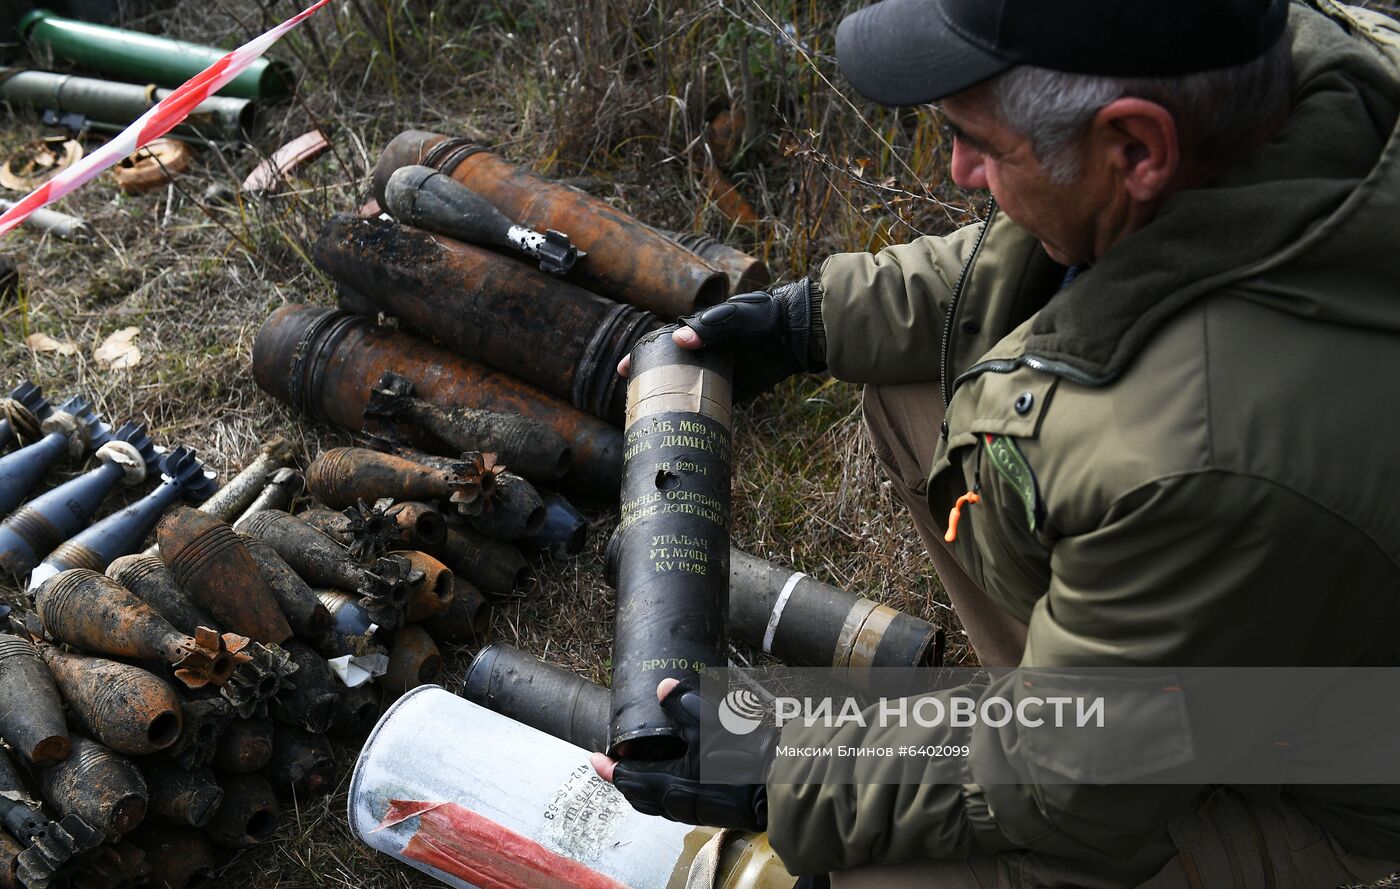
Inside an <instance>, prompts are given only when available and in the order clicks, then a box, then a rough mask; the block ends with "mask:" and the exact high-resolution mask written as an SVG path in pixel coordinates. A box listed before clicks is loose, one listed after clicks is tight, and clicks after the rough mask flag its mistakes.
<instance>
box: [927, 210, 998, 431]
mask: <svg viewBox="0 0 1400 889" xmlns="http://www.w3.org/2000/svg"><path fill="white" fill-rule="evenodd" d="M996 211H997V202H996V198H987V209H986V211H985V212H984V213H983V216H984V217H985V218H986V222H983V223H982V230H981V231H980V232H978V233H977V240H976V241H974V242H973V244H972V252H971V253H969V254H968V255H967V261H966V262H964V263H963V267H962V272H960V273H959V274H958V283H957V284H956V285H954V287H953V296H952V297H951V298H950V299H949V300H948V315H947V317H945V318H944V319H943V349H942V352H941V353H940V354H941V357H942V364H943V368H942V370H943V372H942V373H941V374H940V375H939V383H940V385H941V387H942V389H943V410H944V411H947V410H948V404H949V402H951V401H952V400H953V386H952V384H950V383H949V381H948V373H949V371H951V370H952V367H951V365H952V358H951V357H950V356H949V354H948V352H949V348H948V347H949V346H950V345H952V341H953V319H954V318H956V317H957V314H958V301H959V300H961V299H962V292H963V285H965V284H966V283H967V278H968V274H969V273H970V272H971V271H972V263H973V261H974V260H976V259H977V254H978V252H979V251H981V249H982V241H983V239H984V238H986V237H987V229H989V228H991V227H992V215H993V214H995V213H996Z"/></svg>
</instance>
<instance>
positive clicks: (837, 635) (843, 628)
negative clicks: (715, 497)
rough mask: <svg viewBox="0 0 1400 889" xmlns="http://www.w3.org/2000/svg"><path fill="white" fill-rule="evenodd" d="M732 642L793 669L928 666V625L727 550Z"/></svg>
mask: <svg viewBox="0 0 1400 889" xmlns="http://www.w3.org/2000/svg"><path fill="white" fill-rule="evenodd" d="M729 552H730V562H729V627H730V631H731V632H732V633H733V635H734V638H736V639H738V640H740V641H742V642H743V643H745V644H746V645H750V646H752V647H754V648H757V649H760V650H762V651H763V653H764V654H771V655H773V656H774V657H777V658H780V659H781V660H782V661H784V662H785V663H788V664H791V665H793V666H796V667H931V666H936V664H935V663H934V661H935V660H936V658H937V651H938V645H937V641H938V628H937V627H935V626H934V625H933V624H931V623H929V622H927V621H923V620H919V619H918V618H916V617H911V616H910V615H908V614H904V613H903V612H900V611H896V610H895V609H893V608H890V607H889V606H887V605H880V604H878V603H875V602H872V601H870V600H869V599H864V598H861V597H860V596H857V595H854V594H853V593H848V592H846V591H845V590H842V589H838V588H837V587H834V586H831V585H830V584H826V583H822V582H820V581H818V580H814V579H813V578H811V577H808V576H807V575H805V574H803V573H801V572H799V571H793V570H791V569H789V568H783V567H782V566H779V565H775V564H773V563H772V562H769V561H768V560H766V559H760V558H759V557H757V556H753V555H750V554H749V553H746V552H744V551H743V550H740V549H738V548H737V547H734V548H731V549H730V551H729Z"/></svg>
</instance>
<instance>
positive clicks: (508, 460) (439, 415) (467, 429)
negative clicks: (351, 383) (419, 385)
mask: <svg viewBox="0 0 1400 889" xmlns="http://www.w3.org/2000/svg"><path fill="white" fill-rule="evenodd" d="M365 418H366V419H367V420H370V419H372V420H376V421H378V422H381V423H385V424H391V425H392V426H393V427H394V428H397V427H398V425H399V424H404V425H408V426H413V427H416V428H417V429H419V430H421V431H423V432H426V433H428V434H429V435H430V436H432V437H433V438H436V439H437V440H438V441H440V442H442V443H443V445H444V446H445V447H446V448H449V449H451V450H452V451H454V452H456V453H461V452H462V451H490V452H492V453H494V454H496V456H497V457H498V458H499V459H500V461H501V462H502V463H504V464H505V465H506V466H507V468H509V469H511V470H512V471H514V472H517V473H519V474H520V475H522V476H524V477H525V478H528V479H529V480H531V481H534V482H551V481H554V480H556V479H558V478H562V477H563V475H564V474H565V473H566V472H568V471H569V466H570V465H571V463H572V462H573V452H572V451H571V450H570V449H569V443H568V442H566V441H564V437H563V436H562V435H560V434H559V433H557V432H555V431H554V430H553V429H551V428H550V427H549V426H548V425H546V424H545V423H543V422H541V421H540V420H536V419H534V418H533V417H524V416H521V415H520V414H498V413H495V412H492V411H482V410H476V409H474V408H464V407H459V408H453V409H451V410H446V409H443V408H440V407H438V406H437V405H435V404H431V403H429V402H427V401H424V400H423V399H421V398H417V397H415V395H414V389H413V383H412V382H410V381H409V380H408V379H406V378H404V377H401V376H399V375H398V374H394V373H387V374H385V375H384V376H383V378H381V379H380V380H379V382H378V383H376V384H375V387H374V390H373V391H372V392H371V393H370V398H369V404H368V405H367V406H366V407H365Z"/></svg>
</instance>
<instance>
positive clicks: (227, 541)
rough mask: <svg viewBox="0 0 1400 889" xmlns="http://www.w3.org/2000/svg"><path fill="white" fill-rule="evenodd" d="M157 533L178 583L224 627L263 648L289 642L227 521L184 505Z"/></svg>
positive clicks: (264, 584) (253, 564)
mask: <svg viewBox="0 0 1400 889" xmlns="http://www.w3.org/2000/svg"><path fill="white" fill-rule="evenodd" d="M156 533H157V535H158V536H159V539H160V551H161V553H162V555H163V558H164V559H165V563H166V564H167V565H169V566H170V573H171V575H172V576H174V578H175V582H176V583H177V584H179V586H180V589H182V590H184V591H185V592H186V593H188V594H189V596H190V598H191V599H193V600H194V602H195V604H196V605H198V606H200V607H201V608H203V609H204V610H205V611H207V612H209V613H210V614H211V615H213V617H214V619H215V620H217V621H219V625H220V626H221V627H223V628H224V629H229V630H234V631H236V632H238V633H240V634H242V635H244V636H247V637H248V638H250V639H253V640H255V641H258V642H264V643H271V644H275V643H278V642H283V641H286V640H287V639H288V638H290V637H291V635H292V628H291V627H290V626H288V625H287V619H286V618H285V617H283V615H282V610H281V608H279V607H278V605H277V599H276V598H275V597H274V596H273V595H272V590H271V589H270V588H269V587H268V585H267V581H265V580H263V577H262V574H261V573H260V572H259V571H258V563H257V562H255V561H253V557H252V556H251V555H249V553H248V550H247V548H246V547H244V546H243V541H242V540H241V539H240V538H239V535H238V534H237V532H235V531H234V530H233V528H232V527H231V526H230V525H229V523H228V522H225V521H223V520H221V519H218V518H215V517H214V516H212V515H208V514H206V513H202V512H200V511H199V510H197V509H192V508H190V507H187V506H186V507H181V508H179V509H176V510H175V511H174V512H172V513H170V514H169V515H167V516H166V517H165V518H164V519H162V520H161V523H160V525H159V526H158V527H157V528H156Z"/></svg>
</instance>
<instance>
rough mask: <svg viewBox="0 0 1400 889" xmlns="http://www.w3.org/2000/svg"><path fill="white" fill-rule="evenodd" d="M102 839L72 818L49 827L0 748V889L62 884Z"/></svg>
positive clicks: (96, 832) (81, 820) (55, 822)
mask: <svg viewBox="0 0 1400 889" xmlns="http://www.w3.org/2000/svg"><path fill="white" fill-rule="evenodd" d="M104 839H106V835H105V834H104V833H103V832H102V831H100V830H97V829H95V828H94V827H92V825H90V824H88V823H87V822H86V821H84V820H83V819H81V818H79V817H78V816H76V815H67V816H64V817H62V818H61V819H60V820H58V821H50V820H49V816H48V815H47V814H46V813H45V812H44V807H43V805H42V804H41V803H40V802H39V800H37V799H35V798H34V797H33V796H31V795H30V793H29V788H28V787H27V786H26V785H25V783H24V782H23V781H22V780H21V779H20V776H19V772H18V771H17V770H16V769H15V765H14V763H13V762H11V760H10V757H9V755H8V754H7V753H6V752H5V750H4V749H3V748H0V889H3V887H8V886H11V885H14V886H23V887H26V889H42V887H47V886H51V885H56V884H60V883H61V881H62V879H63V878H64V877H65V876H66V875H67V874H68V873H70V872H72V870H73V869H74V868H75V867H76V866H78V865H79V864H80V863H81V861H82V859H83V858H84V856H85V855H86V854H87V853H88V852H90V851H92V850H93V849H95V848H97V847H98V846H100V845H102V842H103V840H104ZM7 880H14V881H16V882H7Z"/></svg>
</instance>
